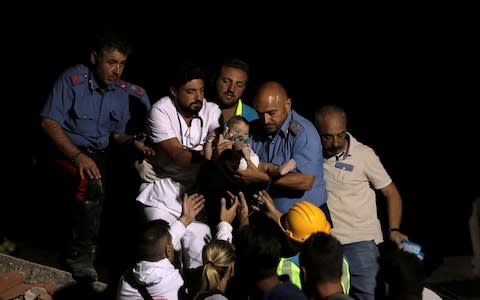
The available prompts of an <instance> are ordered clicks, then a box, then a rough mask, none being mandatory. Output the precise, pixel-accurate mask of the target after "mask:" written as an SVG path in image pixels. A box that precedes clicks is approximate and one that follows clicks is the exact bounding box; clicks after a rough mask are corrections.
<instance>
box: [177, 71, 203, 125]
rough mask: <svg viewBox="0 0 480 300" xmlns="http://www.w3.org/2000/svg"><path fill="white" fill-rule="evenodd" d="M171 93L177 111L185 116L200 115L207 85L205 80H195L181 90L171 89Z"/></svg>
mask: <svg viewBox="0 0 480 300" xmlns="http://www.w3.org/2000/svg"><path fill="white" fill-rule="evenodd" d="M170 92H171V93H172V95H173V97H174V98H175V103H176V105H177V110H178V111H179V112H180V113H181V114H182V115H185V116H193V115H196V114H198V112H199V111H200V109H202V106H203V98H204V93H205V85H204V82H203V79H194V80H191V81H189V82H187V83H185V84H184V85H182V86H181V87H180V88H179V89H175V88H173V87H172V88H171V89H170Z"/></svg>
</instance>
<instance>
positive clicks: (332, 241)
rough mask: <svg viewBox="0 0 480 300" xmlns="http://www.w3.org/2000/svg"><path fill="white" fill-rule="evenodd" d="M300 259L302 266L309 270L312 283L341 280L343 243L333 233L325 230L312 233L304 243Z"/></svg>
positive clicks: (309, 278)
mask: <svg viewBox="0 0 480 300" xmlns="http://www.w3.org/2000/svg"><path fill="white" fill-rule="evenodd" d="M319 253H320V254H319ZM299 259H300V266H302V267H304V268H305V269H306V270H307V274H308V278H307V282H309V283H310V284H315V283H325V282H332V281H339V280H341V277H342V264H343V251H342V245H341V244H340V242H339V241H338V240H337V239H336V238H335V237H334V236H333V235H330V234H326V233H325V232H316V233H314V234H312V235H311V236H310V237H309V238H308V239H307V240H306V241H305V242H304V243H303V244H302V247H301V251H300V258H299Z"/></svg>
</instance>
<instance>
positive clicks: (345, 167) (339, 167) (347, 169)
mask: <svg viewBox="0 0 480 300" xmlns="http://www.w3.org/2000/svg"><path fill="white" fill-rule="evenodd" d="M354 171H355V170H354V166H353V165H351V164H349V163H345V162H341V161H337V162H336V163H335V172H336V180H337V181H338V182H345V183H348V182H351V181H352V180H353V178H354V175H353V172H354Z"/></svg>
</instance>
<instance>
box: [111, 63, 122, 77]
mask: <svg viewBox="0 0 480 300" xmlns="http://www.w3.org/2000/svg"><path fill="white" fill-rule="evenodd" d="M120 70H121V66H120V64H115V65H114V67H113V73H114V74H115V75H118V74H120Z"/></svg>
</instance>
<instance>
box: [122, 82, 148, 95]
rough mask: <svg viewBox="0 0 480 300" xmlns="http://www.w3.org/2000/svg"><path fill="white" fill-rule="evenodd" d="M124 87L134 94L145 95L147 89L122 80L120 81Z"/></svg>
mask: <svg viewBox="0 0 480 300" xmlns="http://www.w3.org/2000/svg"><path fill="white" fill-rule="evenodd" d="M119 85H120V87H121V88H122V89H126V90H127V92H128V93H129V94H133V95H136V96H143V95H145V90H144V89H143V88H141V87H140V86H138V85H136V84H131V83H129V82H126V81H124V80H120V83H119Z"/></svg>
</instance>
